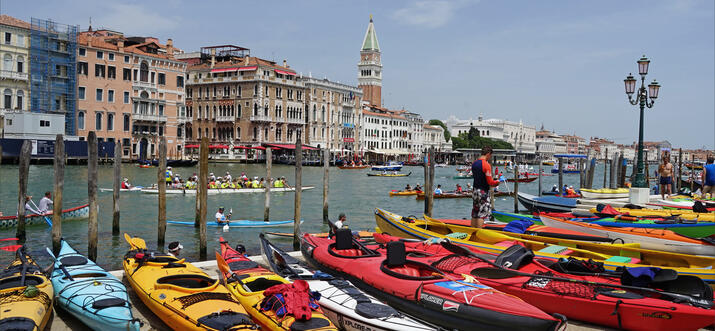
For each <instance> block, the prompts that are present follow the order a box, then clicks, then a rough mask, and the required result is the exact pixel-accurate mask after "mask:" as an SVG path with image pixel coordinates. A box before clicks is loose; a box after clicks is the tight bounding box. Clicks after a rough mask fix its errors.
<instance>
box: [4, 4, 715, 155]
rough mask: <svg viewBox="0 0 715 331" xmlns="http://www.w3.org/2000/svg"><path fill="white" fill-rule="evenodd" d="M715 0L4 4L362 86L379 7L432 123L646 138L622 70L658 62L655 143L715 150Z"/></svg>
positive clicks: (387, 82)
mask: <svg viewBox="0 0 715 331" xmlns="http://www.w3.org/2000/svg"><path fill="white" fill-rule="evenodd" d="M714 4H715V2H714V1H712V0H702V1H701V0H681V1H675V0H674V1H661V0H650V1H610V0H602V1H566V0H564V1H526V0H524V1H516V0H514V1H496V0H481V1H476V0H455V1H446V0H438V1H423V0H418V1H330V0H325V1H319V0H315V1H281V2H278V1H183V0H168V1H113V2H105V1H89V0H70V1H31V0H30V1H27V0H26V1H13V2H7V1H6V2H3V3H2V12H3V13H4V14H8V15H12V16H16V17H18V18H21V19H25V20H28V21H29V19H30V17H38V18H51V19H53V20H55V21H58V22H61V23H68V24H78V25H80V27H81V28H82V29H86V28H87V25H88V22H89V17H90V16H91V17H92V23H93V27H94V28H99V27H106V28H110V29H114V30H119V31H123V32H125V33H126V34H128V35H145V36H147V35H148V36H155V37H158V38H160V39H161V41H162V42H164V41H165V40H166V38H173V40H174V44H175V45H176V46H177V47H179V48H182V49H184V50H186V51H191V50H197V49H198V48H199V47H201V46H206V45H214V44H236V45H240V46H244V47H248V48H250V49H251V54H252V55H254V56H259V57H262V58H266V59H273V60H276V61H279V62H281V61H282V60H283V59H287V60H288V64H289V65H291V67H292V68H294V69H295V70H296V71H298V72H302V73H303V74H308V73H309V72H310V73H311V74H312V75H313V76H314V77H328V78H330V79H332V80H336V81H340V82H343V83H349V84H357V67H356V64H357V62H358V56H359V48H360V46H361V42H362V38H363V36H364V33H365V29H366V27H367V23H368V20H369V15H370V14H372V15H373V16H374V20H375V27H376V30H377V34H378V38H379V41H380V47H381V48H382V52H383V53H382V60H383V66H384V67H383V69H384V73H383V78H384V81H383V98H384V99H385V104H386V105H387V106H388V107H393V108H401V107H405V108H407V109H409V110H411V111H414V112H418V113H421V114H422V115H423V116H424V117H425V118H426V119H429V118H440V119H446V118H447V117H448V116H449V115H455V116H457V117H459V118H464V119H466V118H470V117H473V118H476V117H477V116H478V115H479V113H484V115H485V116H486V117H498V118H506V119H509V120H514V121H519V120H523V121H524V122H525V123H528V124H531V125H534V126H536V127H537V129H538V128H539V127H540V126H541V124H542V123H543V125H544V126H545V127H546V128H547V129H553V130H555V131H556V132H557V133H576V134H578V135H581V136H584V137H590V136H600V137H608V138H612V139H615V140H616V141H617V142H620V143H630V142H633V141H635V140H637V134H638V132H637V128H638V111H637V108H636V107H635V106H631V105H629V104H628V103H627V100H626V96H625V93H624V91H623V79H624V78H625V76H626V75H627V74H628V73H629V72H635V71H637V66H636V63H635V61H636V60H637V59H638V58H639V57H640V56H641V55H643V54H646V55H647V56H648V57H650V58H651V60H652V62H651V69H650V74H649V76H648V80H649V81H650V80H652V79H653V78H655V79H657V80H658V81H659V82H660V83H661V85H662V86H663V87H662V88H661V93H660V98H659V99H658V100H657V101H656V105H655V107H654V108H653V109H650V110H647V111H646V122H645V128H646V131H645V138H646V140H661V139H667V140H669V141H670V142H671V143H673V144H674V145H675V146H682V147H688V148H701V147H706V148H709V149H714V148H715V146H714V145H715V133H714V131H715V20H714V18H713V16H714V12H715V8H714V7H715V5H714Z"/></svg>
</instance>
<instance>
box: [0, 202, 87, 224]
mask: <svg viewBox="0 0 715 331" xmlns="http://www.w3.org/2000/svg"><path fill="white" fill-rule="evenodd" d="M45 217H48V218H49V219H50V220H51V219H52V211H49V212H48V213H47V214H45V215H38V214H30V215H25V225H37V224H43V225H44V224H47V221H46V220H45ZM87 217H89V205H88V204H87V205H81V206H78V207H74V208H70V209H64V210H62V220H63V221H73V220H79V219H84V218H87ZM15 226H17V216H16V215H12V216H0V229H2V228H11V227H15Z"/></svg>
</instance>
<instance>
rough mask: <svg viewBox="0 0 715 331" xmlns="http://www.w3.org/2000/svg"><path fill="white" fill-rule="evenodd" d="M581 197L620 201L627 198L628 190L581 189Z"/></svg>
mask: <svg viewBox="0 0 715 331" xmlns="http://www.w3.org/2000/svg"><path fill="white" fill-rule="evenodd" d="M579 191H581V195H582V196H583V197H584V199H620V198H627V197H628V192H629V189H627V188H617V189H610V188H599V189H588V188H582V189H580V190H579Z"/></svg>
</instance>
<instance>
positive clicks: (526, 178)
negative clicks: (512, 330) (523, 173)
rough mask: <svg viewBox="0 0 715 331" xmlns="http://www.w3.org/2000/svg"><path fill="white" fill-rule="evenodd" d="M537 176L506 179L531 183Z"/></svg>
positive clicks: (511, 181)
mask: <svg viewBox="0 0 715 331" xmlns="http://www.w3.org/2000/svg"><path fill="white" fill-rule="evenodd" d="M538 178H539V177H519V178H518V179H514V178H507V179H506V181H507V182H510V183H513V182H515V181H518V182H519V183H531V182H533V181H535V180H537V179H538Z"/></svg>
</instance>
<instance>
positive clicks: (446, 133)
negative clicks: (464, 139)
mask: <svg viewBox="0 0 715 331" xmlns="http://www.w3.org/2000/svg"><path fill="white" fill-rule="evenodd" d="M428 123H429V125H439V126H441V127H442V131H444V141H449V139H450V138H451V137H452V135H451V134H450V133H449V130H447V126H446V125H444V123H443V122H442V121H440V120H436V119H432V120H429V122H428Z"/></svg>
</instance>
